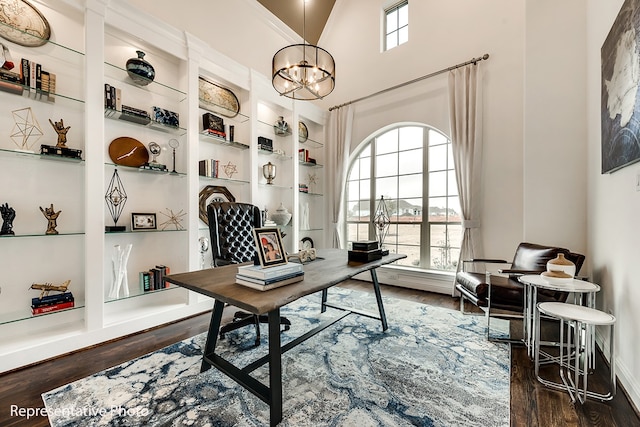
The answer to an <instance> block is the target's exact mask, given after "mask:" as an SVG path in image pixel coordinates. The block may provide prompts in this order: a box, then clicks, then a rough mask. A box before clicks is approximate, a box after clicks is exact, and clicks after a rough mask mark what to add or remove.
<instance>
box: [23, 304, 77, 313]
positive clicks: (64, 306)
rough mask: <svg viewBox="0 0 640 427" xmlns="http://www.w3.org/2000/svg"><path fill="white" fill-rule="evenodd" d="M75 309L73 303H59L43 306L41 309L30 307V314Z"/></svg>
mask: <svg viewBox="0 0 640 427" xmlns="http://www.w3.org/2000/svg"><path fill="white" fill-rule="evenodd" d="M73 307H75V302H74V301H67V302H61V303H58V304H52V305H45V306H42V307H31V313H32V314H43V313H51V312H52V311H59V310H64V309H67V308H73Z"/></svg>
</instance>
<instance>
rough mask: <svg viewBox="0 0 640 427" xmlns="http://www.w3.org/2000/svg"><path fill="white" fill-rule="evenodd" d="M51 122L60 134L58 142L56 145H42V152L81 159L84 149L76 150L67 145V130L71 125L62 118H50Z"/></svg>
mask: <svg viewBox="0 0 640 427" xmlns="http://www.w3.org/2000/svg"><path fill="white" fill-rule="evenodd" d="M49 123H51V126H52V127H53V129H54V130H55V131H56V133H57V134H58V142H57V143H56V145H55V146H53V145H45V144H43V145H41V146H40V154H53V155H57V156H62V157H70V158H72V159H81V158H82V150H76V149H73V148H69V147H67V132H69V129H70V128H71V126H67V127H65V126H64V120H62V119H60V121H59V122H52V121H51V119H49Z"/></svg>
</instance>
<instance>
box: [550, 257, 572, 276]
mask: <svg viewBox="0 0 640 427" xmlns="http://www.w3.org/2000/svg"><path fill="white" fill-rule="evenodd" d="M547 271H561V272H563V273H566V274H568V275H569V276H571V277H574V276H575V275H576V265H575V264H574V263H573V262H571V261H569V260H568V259H566V258H565V257H564V254H558V256H557V257H556V258H554V259H552V260H549V261H548V262H547Z"/></svg>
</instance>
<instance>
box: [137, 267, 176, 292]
mask: <svg viewBox="0 0 640 427" xmlns="http://www.w3.org/2000/svg"><path fill="white" fill-rule="evenodd" d="M170 272H171V269H170V268H169V267H167V266H166V265H156V266H155V267H154V268H150V269H149V270H147V271H141V272H140V273H139V277H140V289H141V290H142V292H149V291H157V290H158V289H164V288H168V287H169V286H170V283H169V282H167V281H166V280H165V277H166V276H167V275H168V274H170Z"/></svg>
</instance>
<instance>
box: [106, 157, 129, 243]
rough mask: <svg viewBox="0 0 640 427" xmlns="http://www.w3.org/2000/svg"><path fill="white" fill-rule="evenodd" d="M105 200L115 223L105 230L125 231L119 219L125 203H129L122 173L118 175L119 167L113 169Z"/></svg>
mask: <svg viewBox="0 0 640 427" xmlns="http://www.w3.org/2000/svg"><path fill="white" fill-rule="evenodd" d="M104 200H105V202H106V203H107V207H108V208H109V213H110V214H111V218H112V219H113V225H112V226H106V227H105V231H107V232H113V231H125V226H124V225H118V219H119V218H120V215H121V214H122V210H123V209H124V205H125V203H127V192H126V191H125V190H124V186H123V185H122V181H121V180H120V175H118V169H115V170H114V171H113V175H112V176H111V182H109V187H107V193H106V194H105V196H104Z"/></svg>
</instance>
